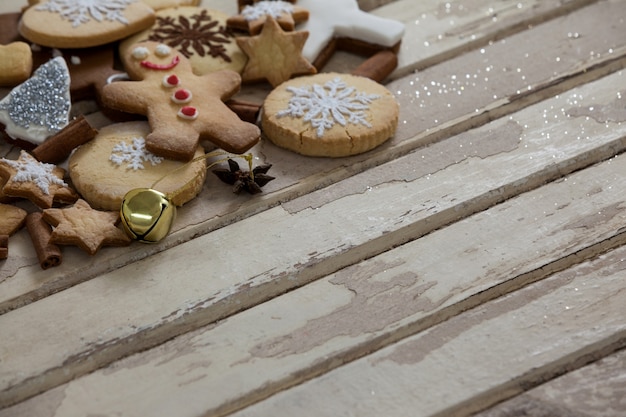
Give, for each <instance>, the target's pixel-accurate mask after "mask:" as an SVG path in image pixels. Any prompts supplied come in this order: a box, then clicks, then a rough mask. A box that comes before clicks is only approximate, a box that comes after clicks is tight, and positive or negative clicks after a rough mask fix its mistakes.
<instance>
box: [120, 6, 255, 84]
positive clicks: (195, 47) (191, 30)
mask: <svg viewBox="0 0 626 417" xmlns="http://www.w3.org/2000/svg"><path fill="white" fill-rule="evenodd" d="M227 19H228V15H227V14H224V13H222V12H220V11H217V10H211V9H206V8H203V7H177V8H168V9H163V10H159V11H158V12H157V13H156V21H155V23H154V24H153V25H152V27H150V28H149V29H147V30H145V31H142V32H140V33H138V34H136V35H134V36H131V37H130V38H128V39H126V40H125V41H123V42H122V43H121V44H120V53H121V54H122V55H125V54H126V53H128V51H129V50H130V49H132V48H134V45H135V44H136V43H138V42H143V41H154V42H160V43H164V44H166V45H169V46H170V47H172V48H174V49H176V50H177V51H178V52H180V53H181V54H182V55H184V56H185V57H186V58H187V59H189V62H190V63H191V67H192V68H193V71H194V72H195V73H196V74H198V75H203V74H208V73H211V72H214V71H217V70H221V69H230V70H233V71H236V72H241V71H242V69H243V67H244V65H245V63H246V56H245V54H244V53H243V52H242V51H241V49H240V48H239V46H238V45H237V42H236V41H235V36H234V34H233V32H231V30H230V29H229V28H228V27H227V26H226V21H227Z"/></svg>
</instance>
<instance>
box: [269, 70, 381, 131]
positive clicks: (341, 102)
mask: <svg viewBox="0 0 626 417" xmlns="http://www.w3.org/2000/svg"><path fill="white" fill-rule="evenodd" d="M287 91H289V92H291V93H292V94H293V96H292V97H291V99H290V100H289V103H288V104H287V105H288V107H287V109H285V110H282V111H279V112H278V113H277V116H278V117H283V116H292V117H302V118H303V120H304V121H305V122H310V123H311V126H313V127H314V128H315V129H317V137H318V138H319V137H322V136H324V131H325V130H326V129H330V128H332V127H333V126H334V125H335V123H339V124H340V125H341V126H345V125H346V124H347V123H352V124H362V125H364V126H367V127H372V125H371V124H370V123H369V122H368V121H367V119H366V117H367V114H366V112H365V111H366V110H369V104H370V103H371V102H372V101H373V100H375V99H377V98H380V96H379V95H377V94H365V93H362V92H359V91H357V90H356V88H354V87H349V86H348V85H347V84H346V83H345V82H343V81H342V80H341V78H339V77H337V78H335V79H333V80H330V81H328V82H326V83H325V84H324V85H319V84H313V85H312V87H311V89H309V88H298V87H287Z"/></svg>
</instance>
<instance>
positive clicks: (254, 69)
mask: <svg viewBox="0 0 626 417" xmlns="http://www.w3.org/2000/svg"><path fill="white" fill-rule="evenodd" d="M308 36H309V33H308V32H285V31H283V30H282V29H281V28H280V26H279V24H278V23H277V22H276V20H275V19H274V18H272V17H268V18H267V20H266V21H265V23H264V24H263V29H262V30H261V33H260V34H259V35H256V36H243V37H239V38H237V44H238V45H239V47H240V48H241V49H242V50H243V51H244V53H245V54H246V55H248V58H249V60H248V63H247V64H246V66H245V68H244V69H243V74H241V79H242V80H243V81H247V82H254V81H261V80H263V79H266V80H267V81H269V83H270V84H271V85H272V86H273V87H276V86H278V85H279V84H281V83H282V82H284V81H287V80H288V79H289V78H291V77H292V76H294V75H305V74H315V73H316V72H317V70H316V69H315V67H314V66H313V65H311V63H310V62H309V61H307V60H306V59H304V58H303V57H302V48H303V47H304V43H305V42H306V40H307V38H308Z"/></svg>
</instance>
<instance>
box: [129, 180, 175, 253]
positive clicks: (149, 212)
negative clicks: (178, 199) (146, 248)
mask: <svg viewBox="0 0 626 417" xmlns="http://www.w3.org/2000/svg"><path fill="white" fill-rule="evenodd" d="M120 217H121V219H122V225H123V227H124V230H125V231H126V233H128V235H129V236H130V237H132V238H133V239H135V240H138V241H140V242H146V243H156V242H159V241H160V240H162V239H163V238H164V237H165V236H167V234H168V233H169V231H170V229H171V227H172V224H173V223H174V219H175V217H176V206H175V205H174V204H172V203H171V202H170V200H169V199H168V198H167V196H166V195H165V194H163V193H161V192H159V191H156V190H153V189H152V188H136V189H134V190H130V191H129V192H128V193H126V195H125V196H124V200H123V201H122V208H121V209H120Z"/></svg>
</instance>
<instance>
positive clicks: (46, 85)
mask: <svg viewBox="0 0 626 417" xmlns="http://www.w3.org/2000/svg"><path fill="white" fill-rule="evenodd" d="M69 86H70V76H69V72H68V68H67V65H66V63H65V60H64V59H63V58H61V57H57V58H54V59H51V60H50V61H48V62H47V63H46V64H44V65H42V66H41V67H39V68H38V69H37V71H35V73H34V74H33V76H32V77H31V78H29V79H28V80H26V81H25V82H23V83H22V84H20V85H18V86H17V87H15V88H14V89H13V90H11V92H10V93H9V95H7V96H6V97H5V98H4V99H2V101H0V123H2V124H4V125H5V132H6V134H7V135H9V136H10V137H11V138H13V139H21V140H24V141H26V142H30V143H33V144H41V143H42V142H43V141H44V140H46V138H48V137H49V136H51V135H53V134H55V133H57V132H58V131H60V130H61V129H63V128H64V127H65V126H66V125H67V123H68V122H69V114H70V107H71V101H70V89H69Z"/></svg>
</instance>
